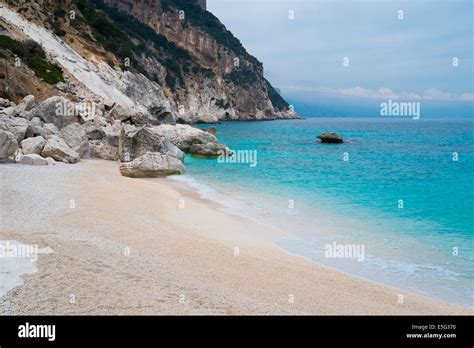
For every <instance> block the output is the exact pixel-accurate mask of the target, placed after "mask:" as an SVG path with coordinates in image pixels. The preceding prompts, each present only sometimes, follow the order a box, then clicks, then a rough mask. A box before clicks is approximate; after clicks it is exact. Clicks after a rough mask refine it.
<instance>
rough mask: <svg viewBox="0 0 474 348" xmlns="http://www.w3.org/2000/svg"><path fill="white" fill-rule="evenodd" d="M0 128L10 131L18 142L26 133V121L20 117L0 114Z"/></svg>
mask: <svg viewBox="0 0 474 348" xmlns="http://www.w3.org/2000/svg"><path fill="white" fill-rule="evenodd" d="M0 129H3V130H5V131H7V132H10V133H12V134H13V135H14V136H15V138H16V141H17V142H18V143H20V142H21V141H22V140H23V139H24V138H25V135H26V130H27V129H28V121H27V120H26V119H24V118H21V117H7V116H1V115H0Z"/></svg>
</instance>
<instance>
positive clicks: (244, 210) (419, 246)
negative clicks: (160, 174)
mask: <svg viewBox="0 0 474 348" xmlns="http://www.w3.org/2000/svg"><path fill="white" fill-rule="evenodd" d="M217 129H218V137H219V140H220V141H222V142H224V143H226V144H227V145H228V146H229V147H230V148H231V149H233V150H234V151H235V150H250V151H254V150H256V151H257V152H256V154H257V157H256V158H257V161H256V166H253V164H255V162H252V163H219V161H217V160H216V159H209V160H203V159H196V158H192V157H189V156H187V157H186V168H187V174H186V175H185V176H184V177H183V178H181V179H179V180H186V181H188V182H191V183H192V184H193V185H195V186H198V187H200V189H201V190H202V192H203V193H204V194H205V195H207V196H208V198H214V199H217V200H220V201H223V202H224V203H225V204H226V205H227V206H228V207H229V208H228V210H229V211H230V212H233V213H236V214H242V215H245V216H249V217H251V218H255V219H257V220H258V221H261V222H264V223H268V224H272V225H274V226H277V227H279V228H280V229H282V230H283V231H284V232H286V234H287V237H286V238H284V239H282V240H279V241H276V242H275V243H276V245H278V246H279V247H281V248H283V249H285V250H287V251H289V252H291V253H294V254H297V255H301V256H305V257H307V258H309V259H311V260H314V261H316V262H319V263H322V264H326V265H329V266H332V267H335V268H337V269H340V270H342V271H346V272H349V273H352V274H355V275H358V276H362V277H365V278H369V279H373V280H376V281H379V282H383V283H387V284H390V285H394V286H397V287H400V288H404V289H408V290H414V291H417V292H420V293H424V294H428V295H431V296H433V297H435V298H440V299H444V300H446V301H449V302H453V303H460V304H464V305H468V306H474V232H473V228H472V227H473V222H474V213H473V211H474V210H473V198H474V182H473V181H474V176H473V173H474V164H473V163H474V162H473V160H474V138H473V130H474V121H473V120H470V119H452V120H448V119H426V118H425V119H421V120H412V119H389V118H377V119H374V118H372V119H360V118H359V119H356V118H339V119H338V118H310V119H306V120H296V121H295V120H293V121H274V122H225V123H223V124H221V125H218V126H217ZM322 132H337V133H339V134H341V135H342V136H344V138H345V139H346V140H347V141H348V143H345V144H337V145H334V144H331V145H326V144H320V143H318V142H317V139H316V136H317V135H318V134H319V133H322ZM252 159H254V158H252ZM334 243H336V245H338V246H339V245H342V246H346V247H347V248H348V250H349V249H350V248H351V247H352V246H353V247H354V248H353V249H352V250H353V251H354V253H355V252H356V250H358V252H359V254H361V252H363V260H361V257H360V256H361V255H359V257H357V255H354V254H347V252H346V253H343V254H340V255H338V256H337V257H334V255H332V256H333V257H330V256H331V254H330V255H329V256H328V249H331V247H332V246H334ZM349 251H350V250H349Z"/></svg>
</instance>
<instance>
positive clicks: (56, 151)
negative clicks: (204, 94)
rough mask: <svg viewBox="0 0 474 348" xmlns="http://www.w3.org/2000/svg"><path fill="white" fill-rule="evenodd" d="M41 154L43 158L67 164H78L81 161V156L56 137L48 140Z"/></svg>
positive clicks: (53, 136) (52, 136)
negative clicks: (50, 158)
mask: <svg viewBox="0 0 474 348" xmlns="http://www.w3.org/2000/svg"><path fill="white" fill-rule="evenodd" d="M41 154H42V155H43V157H52V158H53V159H55V160H56V161H60V162H65V163H76V162H78V161H79V160H80V157H79V154H78V153H77V152H76V151H74V150H73V149H71V148H70V147H69V146H68V145H67V144H66V143H65V142H64V140H62V139H61V138H59V137H58V136H56V135H51V136H50V137H49V138H48V140H47V141H46V145H45V146H44V148H43V152H42V153H41Z"/></svg>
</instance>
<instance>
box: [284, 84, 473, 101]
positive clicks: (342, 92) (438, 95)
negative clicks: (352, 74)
mask: <svg viewBox="0 0 474 348" xmlns="http://www.w3.org/2000/svg"><path fill="white" fill-rule="evenodd" d="M285 89H287V90H292V91H300V92H315V93H321V94H331V95H339V96H346V97H356V98H368V99H400V100H444V101H474V93H462V94H452V93H448V92H443V91H440V90H439V89H436V88H429V89H427V90H425V91H424V92H423V93H422V94H418V93H414V92H404V91H401V92H395V91H393V90H392V89H390V88H387V87H380V88H379V89H370V88H363V87H352V88H328V87H319V88H307V87H304V86H288V87H286V88H285Z"/></svg>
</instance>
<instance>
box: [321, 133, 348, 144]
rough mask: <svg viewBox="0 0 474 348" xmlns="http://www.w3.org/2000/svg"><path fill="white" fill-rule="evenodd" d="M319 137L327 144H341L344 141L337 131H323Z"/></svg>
mask: <svg viewBox="0 0 474 348" xmlns="http://www.w3.org/2000/svg"><path fill="white" fill-rule="evenodd" d="M317 138H318V139H320V140H321V143H325V144H341V143H343V142H344V139H343V138H342V137H341V136H340V135H339V134H337V133H322V134H320V135H318V136H317Z"/></svg>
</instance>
